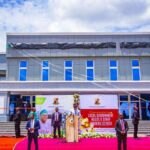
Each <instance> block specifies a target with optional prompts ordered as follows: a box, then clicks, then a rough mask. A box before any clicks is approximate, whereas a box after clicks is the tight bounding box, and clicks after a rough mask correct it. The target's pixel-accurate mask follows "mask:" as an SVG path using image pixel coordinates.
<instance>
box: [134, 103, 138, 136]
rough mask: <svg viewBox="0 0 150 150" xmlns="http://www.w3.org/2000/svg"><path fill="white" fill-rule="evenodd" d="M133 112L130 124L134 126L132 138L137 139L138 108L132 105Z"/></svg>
mask: <svg viewBox="0 0 150 150" xmlns="http://www.w3.org/2000/svg"><path fill="white" fill-rule="evenodd" d="M133 109H134V111H133V114H132V123H133V125H134V134H133V137H134V138H138V136H137V133H138V125H139V113H138V107H137V106H136V105H134V108H133Z"/></svg>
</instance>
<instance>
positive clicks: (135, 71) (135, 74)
mask: <svg viewBox="0 0 150 150" xmlns="http://www.w3.org/2000/svg"><path fill="white" fill-rule="evenodd" d="M132 78H133V80H135V81H137V80H140V65H139V60H132Z"/></svg>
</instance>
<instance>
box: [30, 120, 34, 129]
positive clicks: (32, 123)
mask: <svg viewBox="0 0 150 150" xmlns="http://www.w3.org/2000/svg"><path fill="white" fill-rule="evenodd" d="M31 128H34V119H32V120H31Z"/></svg>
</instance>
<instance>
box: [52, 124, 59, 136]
mask: <svg viewBox="0 0 150 150" xmlns="http://www.w3.org/2000/svg"><path fill="white" fill-rule="evenodd" d="M56 130H57V131H58V135H59V137H61V133H60V125H57V124H55V125H54V126H53V134H54V138H55V137H56Z"/></svg>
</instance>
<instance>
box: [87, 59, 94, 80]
mask: <svg viewBox="0 0 150 150" xmlns="http://www.w3.org/2000/svg"><path fill="white" fill-rule="evenodd" d="M86 79H87V80H88V81H92V80H94V62H93V60H88V61H87V63H86Z"/></svg>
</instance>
